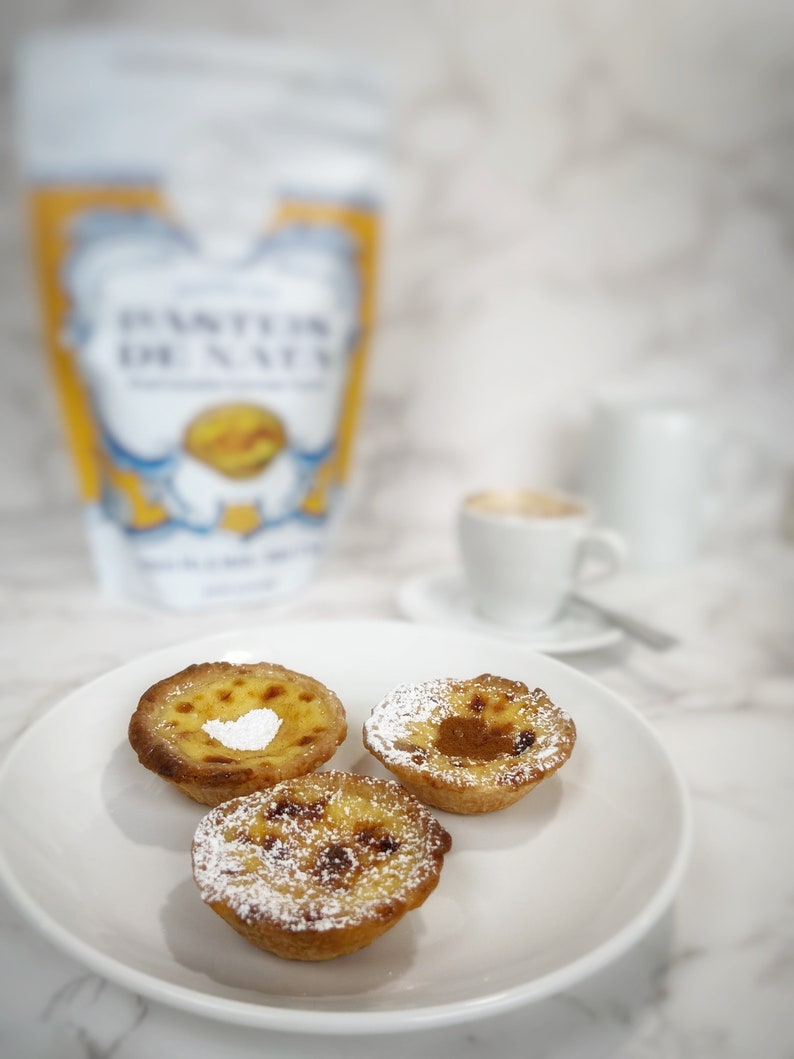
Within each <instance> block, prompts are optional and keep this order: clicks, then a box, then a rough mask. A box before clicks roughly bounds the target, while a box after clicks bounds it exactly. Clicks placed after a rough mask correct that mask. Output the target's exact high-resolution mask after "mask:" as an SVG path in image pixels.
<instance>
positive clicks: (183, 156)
mask: <svg viewBox="0 0 794 1059" xmlns="http://www.w3.org/2000/svg"><path fill="white" fill-rule="evenodd" d="M16 101H17V114H16V117H17V136H18V150H19V156H20V163H21V169H22V176H23V179H24V182H25V191H26V195H27V200H28V203H27V204H28V210H29V216H30V229H31V239H32V254H33V259H34V267H35V272H36V277H37V282H38V287H39V291H40V297H41V305H42V314H43V324H44V331H45V339H46V347H47V354H48V358H49V362H50V364H51V367H52V372H53V376H54V379H55V383H56V387H57V391H58V395H59V400H60V404H61V408H62V410H63V418H64V423H65V428H66V435H67V438H68V444H69V448H70V451H71V455H72V457H73V459H74V464H75V467H76V470H77V474H78V479H79V486H80V490H81V495H82V498H83V500H84V502H85V510H86V516H87V524H88V532H89V537H90V542H91V549H92V554H93V556H94V559H95V563H96V567H97V571H98V575H99V578H100V581H101V583H102V585H103V586H104V587H105V588H106V589H107V590H109V591H110V592H112V593H114V594H116V595H122V596H127V597H132V598H136V599H139V600H143V601H146V602H149V603H152V604H156V605H161V606H165V607H170V608H175V609H183V610H188V609H193V608H201V607H211V606H217V607H229V606H234V605H237V604H241V603H261V602H267V601H270V600H274V599H278V598H281V597H284V596H287V595H289V594H291V593H292V592H294V591H296V590H297V589H298V588H300V587H301V586H302V585H304V584H305V583H306V582H307V581H308V580H309V579H310V577H311V576H312V573H313V572H314V570H315V568H316V566H317V564H318V561H319V560H320V559H321V557H322V556H323V554H324V553H325V552H326V551H327V549H328V547H329V542H330V541H331V540H332V537H333V530H334V528H335V527H336V525H337V524H338V521H339V516H340V513H341V507H342V500H343V497H344V486H345V482H346V480H347V478H348V474H349V470H350V463H351V451H352V444H353V440H354V435H355V428H356V420H357V413H358V411H359V408H360V403H361V395H362V386H363V381H364V369H365V363H366V358H367V351H368V347H369V343H370V337H371V332H372V327H373V315H374V295H375V272H376V262H377V249H378V234H379V223H380V216H381V207H382V197H383V190H384V168H385V167H384V134H385V117H386V105H385V98H384V89H383V85H382V83H381V81H380V79H379V77H378V75H377V74H375V73H373V72H372V71H369V70H368V69H366V68H360V67H358V66H357V65H354V64H351V63H350V62H349V61H347V60H345V59H341V58H337V57H334V56H328V55H325V54H317V53H314V52H309V51H305V50H302V49H293V48H289V47H286V46H282V45H280V44H275V43H268V44H259V43H252V42H247V41H239V40H229V39H225V38H216V37H212V36H206V35H180V36H161V35H153V34H148V33H132V34H131V33H121V32H103V31H95V32H75V33H71V34H49V35H47V34H45V35H40V36H35V37H32V38H31V39H29V40H28V41H27V42H26V43H25V45H24V46H23V48H22V49H21V51H20V54H19V57H18V68H17V93H16Z"/></svg>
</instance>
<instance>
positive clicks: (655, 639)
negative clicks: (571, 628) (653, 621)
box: [573, 595, 678, 651]
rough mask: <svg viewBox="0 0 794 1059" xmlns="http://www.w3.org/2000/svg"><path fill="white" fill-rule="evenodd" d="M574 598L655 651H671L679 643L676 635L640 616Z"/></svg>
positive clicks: (583, 598) (579, 597) (577, 597)
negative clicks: (633, 616) (632, 615)
mask: <svg viewBox="0 0 794 1059" xmlns="http://www.w3.org/2000/svg"><path fill="white" fill-rule="evenodd" d="M573 599H574V601H575V602H576V603H580V604H581V605H582V606H584V607H589V609H590V610H592V611H593V612H594V613H595V614H599V615H600V616H601V617H602V618H605V619H606V620H607V621H609V622H611V623H612V624H613V625H616V626H617V627H618V628H619V629H622V630H623V632H625V633H626V635H627V636H630V637H631V638H632V639H633V640H637V641H638V642H639V643H642V644H645V646H646V647H650V648H652V649H653V650H654V651H669V650H670V648H671V647H675V646H676V644H677V643H678V640H677V639H676V638H675V637H674V636H671V635H670V634H669V633H667V632H663V631H662V630H661V629H656V628H654V627H653V626H652V625H648V624H647V622H644V621H640V620H639V619H638V618H632V617H630V616H629V615H628V614H620V613H618V611H615V610H612V609H611V608H609V607H604V606H602V605H601V604H600V603H593V601H592V600H590V599H586V598H585V597H584V596H580V595H575V596H574V597H573Z"/></svg>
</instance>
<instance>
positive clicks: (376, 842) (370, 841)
mask: <svg viewBox="0 0 794 1059" xmlns="http://www.w3.org/2000/svg"><path fill="white" fill-rule="evenodd" d="M356 839H357V840H358V841H359V842H361V843H362V844H363V845H365V846H369V848H370V849H374V850H377V852H378V853H395V852H396V851H397V850H398V849H399V848H400V843H399V841H398V840H397V839H396V838H395V837H394V835H393V834H391V832H390V831H387V830H386V828H385V827H380V826H379V825H377V824H376V825H374V826H373V827H362V828H361V830H360V831H357V832H356Z"/></svg>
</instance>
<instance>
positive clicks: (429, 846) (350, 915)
mask: <svg viewBox="0 0 794 1059" xmlns="http://www.w3.org/2000/svg"><path fill="white" fill-rule="evenodd" d="M351 781H352V789H351ZM406 799H410V802H407V801H406ZM409 804H410V809H408V808H407V806H408V805H409ZM442 838H443V840H446V846H445V843H444V841H443V840H442ZM448 843H449V837H448V836H447V835H446V832H444V831H443V829H441V828H440V825H439V824H438V823H437V822H436V821H435V820H434V818H433V817H432V816H431V815H430V813H429V812H428V811H427V810H426V809H425V808H424V806H421V805H419V803H418V802H416V801H415V799H412V798H411V797H410V795H408V794H407V792H405V791H404V790H403V789H402V788H401V787H400V786H399V785H398V784H396V783H393V782H391V781H385V780H376V779H373V778H372V777H368V776H351V775H347V774H343V773H335V772H324V773H317V774H314V775H312V776H306V777H302V778H301V779H299V780H287V781H285V782H283V783H279V784H276V786H275V787H272V788H270V789H269V790H266V791H258V792H256V793H255V794H251V795H248V796H246V797H244V798H237V799H234V800H233V801H230V802H226V803H225V804H223V805H220V806H218V807H217V808H215V809H213V810H212V811H211V812H210V813H208V814H207V815H206V816H205V817H204V818H203V820H202V821H201V822H200V823H199V826H198V828H197V830H196V833H195V837H194V841H193V874H194V877H195V879H196V883H197V884H198V887H199V891H200V893H201V896H202V898H203V899H204V901H206V902H208V903H210V904H212V903H219V902H221V903H223V904H224V905H226V906H227V907H229V908H231V909H232V910H233V911H234V912H235V913H236V915H237V916H238V917H239V918H240V919H241V920H243V921H244V922H246V923H256V922H262V921H266V922H269V923H272V924H275V925H278V926H280V927H282V928H284V929H286V930H290V931H298V930H301V931H305V930H313V931H327V930H332V929H337V928H340V927H342V928H344V927H346V926H351V925H356V924H358V923H361V922H363V921H364V920H365V919H366V917H367V916H368V915H370V914H375V913H377V910H378V909H379V908H380V909H383V908H384V907H386V908H391V909H392V911H393V910H394V909H395V908H399V906H400V905H401V904H403V905H404V904H405V902H406V899H407V896H408V895H409V894H410V893H411V892H412V891H414V890H415V889H416V887H421V886H423V885H424V884H425V883H426V881H427V879H428V878H430V877H431V875H437V874H438V871H439V869H440V863H439V860H440V858H439V853H440V852H443V851H444V849H445V848H448Z"/></svg>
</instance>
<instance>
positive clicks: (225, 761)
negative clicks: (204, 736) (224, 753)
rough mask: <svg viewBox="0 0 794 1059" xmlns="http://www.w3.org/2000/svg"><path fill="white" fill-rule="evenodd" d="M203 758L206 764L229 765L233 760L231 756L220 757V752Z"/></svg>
mask: <svg viewBox="0 0 794 1059" xmlns="http://www.w3.org/2000/svg"><path fill="white" fill-rule="evenodd" d="M204 760H205V761H206V762H207V764H208V765H231V764H233V762H234V758H233V757H221V755H220V754H210V755H208V756H207V757H205V758H204Z"/></svg>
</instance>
